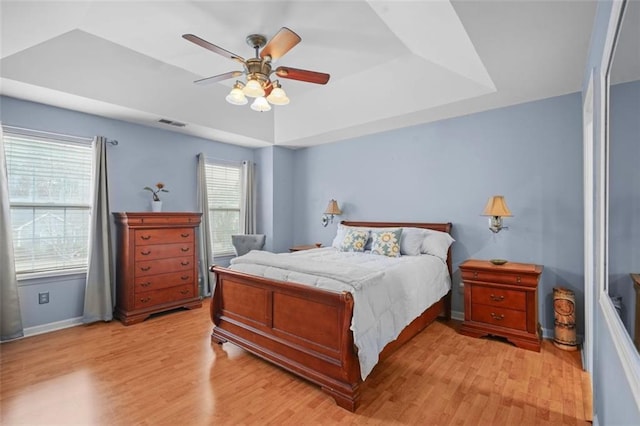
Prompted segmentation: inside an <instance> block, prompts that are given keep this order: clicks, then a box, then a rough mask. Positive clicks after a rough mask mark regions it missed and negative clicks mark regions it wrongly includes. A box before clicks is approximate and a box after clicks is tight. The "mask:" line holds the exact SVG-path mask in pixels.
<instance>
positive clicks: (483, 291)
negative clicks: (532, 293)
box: [471, 285, 527, 311]
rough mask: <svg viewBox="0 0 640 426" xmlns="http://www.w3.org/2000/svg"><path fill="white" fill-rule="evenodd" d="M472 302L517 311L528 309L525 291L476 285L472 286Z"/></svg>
mask: <svg viewBox="0 0 640 426" xmlns="http://www.w3.org/2000/svg"><path fill="white" fill-rule="evenodd" d="M471 303H473V304H474V306H475V304H476V303H479V304H482V305H490V306H496V307H502V308H509V309H514V310H517V311H526V310H527V295H526V293H525V292H523V291H517V290H505V289H502V288H499V287H489V286H481V285H475V286H473V287H472V288H471Z"/></svg>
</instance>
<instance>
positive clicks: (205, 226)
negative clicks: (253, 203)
mask: <svg viewBox="0 0 640 426" xmlns="http://www.w3.org/2000/svg"><path fill="white" fill-rule="evenodd" d="M206 164H207V158H206V156H205V155H204V153H202V152H201V153H200V154H198V173H197V177H198V188H197V195H198V211H199V212H200V213H202V218H201V220H200V228H199V232H198V256H199V260H198V263H199V271H200V279H199V287H200V296H210V295H211V291H212V289H213V284H214V282H215V278H214V276H213V274H212V273H210V272H209V265H211V264H212V263H213V249H212V247H213V246H212V245H211V222H210V220H209V196H208V194H207V172H206V168H205V166H206Z"/></svg>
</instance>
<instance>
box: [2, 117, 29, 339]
mask: <svg viewBox="0 0 640 426" xmlns="http://www.w3.org/2000/svg"><path fill="white" fill-rule="evenodd" d="M23 335H24V331H23V329H22V315H21V313H20V297H19V294H18V279H17V277H16V264H15V258H14V253H13V233H12V229H11V209H10V206H9V179H8V174H7V162H6V160H5V151H4V135H3V133H2V124H1V123H0V341H5V340H11V339H16V338H18V337H22V336H23Z"/></svg>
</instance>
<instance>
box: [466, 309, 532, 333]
mask: <svg viewBox="0 0 640 426" xmlns="http://www.w3.org/2000/svg"><path fill="white" fill-rule="evenodd" d="M471 320H472V321H477V322H483V323H486V324H492V325H496V326H500V327H506V328H511V329H515V330H523V331H527V313H526V312H523V311H516V310H513V309H505V308H499V307H496V306H490V305H473V308H472V311H471Z"/></svg>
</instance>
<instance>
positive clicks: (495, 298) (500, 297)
mask: <svg viewBox="0 0 640 426" xmlns="http://www.w3.org/2000/svg"><path fill="white" fill-rule="evenodd" d="M489 297H490V298H491V300H493V301H494V302H502V301H503V300H504V296H496V295H495V294H492V295H490V296H489Z"/></svg>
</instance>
